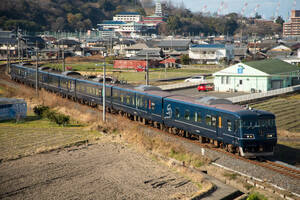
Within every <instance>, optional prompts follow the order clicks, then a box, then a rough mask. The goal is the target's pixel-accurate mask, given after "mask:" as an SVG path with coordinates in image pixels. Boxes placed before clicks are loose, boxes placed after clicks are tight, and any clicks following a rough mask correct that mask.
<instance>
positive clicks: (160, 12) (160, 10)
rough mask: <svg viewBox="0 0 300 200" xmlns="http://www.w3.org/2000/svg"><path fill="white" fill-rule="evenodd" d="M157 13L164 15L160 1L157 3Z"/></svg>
mask: <svg viewBox="0 0 300 200" xmlns="http://www.w3.org/2000/svg"><path fill="white" fill-rule="evenodd" d="M155 15H157V16H163V13H162V7H161V3H160V2H157V3H156V4H155Z"/></svg>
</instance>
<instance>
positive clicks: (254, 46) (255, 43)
mask: <svg viewBox="0 0 300 200" xmlns="http://www.w3.org/2000/svg"><path fill="white" fill-rule="evenodd" d="M255 59H256V33H254V60H255Z"/></svg>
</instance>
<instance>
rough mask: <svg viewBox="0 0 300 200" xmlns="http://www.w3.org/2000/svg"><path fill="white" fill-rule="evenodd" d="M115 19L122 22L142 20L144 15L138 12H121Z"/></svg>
mask: <svg viewBox="0 0 300 200" xmlns="http://www.w3.org/2000/svg"><path fill="white" fill-rule="evenodd" d="M113 21H121V22H126V23H127V22H140V21H142V16H141V15H140V13H137V12H120V13H118V14H116V15H115V16H114V17H113Z"/></svg>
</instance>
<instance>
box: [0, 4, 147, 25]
mask: <svg viewBox="0 0 300 200" xmlns="http://www.w3.org/2000/svg"><path fill="white" fill-rule="evenodd" d="M138 2H139V1H136V0H1V3H0V28H2V29H4V30H12V29H15V28H16V27H18V26H19V27H20V28H22V29H25V30H30V31H46V30H47V31H49V30H52V31H58V30H65V31H66V30H67V31H75V30H87V29H89V28H91V27H95V26H96V24H98V23H100V22H101V21H103V20H104V19H111V18H112V16H113V15H114V14H115V13H117V12H120V11H124V10H125V11H140V12H141V11H142V12H143V9H142V8H141V5H140V4H139V3H138Z"/></svg>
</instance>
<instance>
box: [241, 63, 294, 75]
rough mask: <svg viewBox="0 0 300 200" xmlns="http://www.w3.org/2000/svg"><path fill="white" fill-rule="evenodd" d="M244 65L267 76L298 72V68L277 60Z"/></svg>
mask: <svg viewBox="0 0 300 200" xmlns="http://www.w3.org/2000/svg"><path fill="white" fill-rule="evenodd" d="M244 64H246V65H248V66H250V67H253V68H255V69H258V70H260V71H262V72H265V73H267V74H281V73H286V72H293V71H298V70H299V67H297V66H295V65H291V64H289V63H287V62H284V61H282V60H279V59H267V60H260V61H250V62H244Z"/></svg>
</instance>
